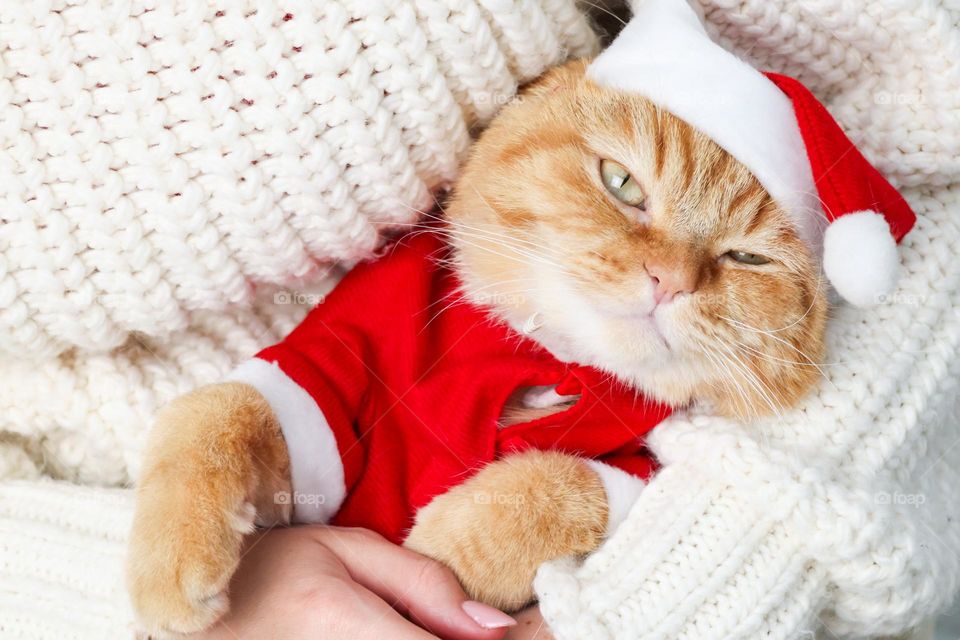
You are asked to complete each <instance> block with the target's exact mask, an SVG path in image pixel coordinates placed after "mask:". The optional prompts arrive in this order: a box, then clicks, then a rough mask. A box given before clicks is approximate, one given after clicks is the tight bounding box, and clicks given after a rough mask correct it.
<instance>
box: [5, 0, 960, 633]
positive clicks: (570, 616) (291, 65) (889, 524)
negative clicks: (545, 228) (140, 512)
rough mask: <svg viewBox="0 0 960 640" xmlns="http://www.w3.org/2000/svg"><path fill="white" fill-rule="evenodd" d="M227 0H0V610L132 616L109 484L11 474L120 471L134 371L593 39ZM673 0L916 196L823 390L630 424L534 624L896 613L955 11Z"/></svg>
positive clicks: (143, 371) (38, 627)
mask: <svg viewBox="0 0 960 640" xmlns="http://www.w3.org/2000/svg"><path fill="white" fill-rule="evenodd" d="M160 4H163V3H160ZM181 4H182V3H181ZM247 4H249V5H250V6H251V7H252V6H253V5H254V3H252V2H250V3H245V2H242V3H237V4H236V5H231V7H230V10H229V11H225V12H224V15H223V16H217V15H215V13H216V12H214V13H213V14H208V13H207V12H206V9H205V8H203V6H204V5H203V3H195V4H194V5H191V6H190V7H189V8H181V7H180V5H176V8H173V7H174V6H175V5H173V4H169V6H168V5H163V6H162V7H160V6H158V7H157V8H155V9H153V10H152V11H149V12H145V13H143V14H140V13H138V14H136V15H129V16H127V15H122V14H121V15H118V14H116V13H109V12H107V10H106V9H104V8H102V7H100V6H99V5H97V3H81V4H65V5H63V6H60V4H57V3H54V5H52V6H51V7H48V6H46V5H37V7H39V8H38V9H37V10H36V11H33V10H25V9H27V8H31V9H32V8H33V5H32V4H31V3H30V2H28V1H27V0H21V1H15V2H5V3H0V175H2V177H3V180H0V202H3V206H2V207H0V222H2V223H3V224H0V249H2V251H0V353H3V354H5V356H4V357H0V431H2V432H3V435H0V474H3V477H9V478H12V477H18V478H25V480H23V481H20V482H14V481H12V480H5V481H3V482H2V483H0V551H2V553H0V559H2V560H0V635H3V636H4V637H7V636H8V635H9V636H10V637H25V638H58V639H59V638H73V637H76V638H98V639H99V638H112V637H128V636H129V629H130V626H129V625H130V617H129V611H128V610H127V608H126V600H125V597H124V595H123V591H122V583H121V566H122V554H123V550H124V545H125V542H124V537H125V534H124V533H123V532H124V530H125V527H126V519H128V518H129V513H130V505H129V500H130V499H131V498H130V497H129V491H123V490H111V489H95V488H89V489H87V488H78V487H74V486H71V485H68V484H65V483H63V484H61V483H50V482H48V481H43V480H38V479H37V477H38V476H39V475H40V474H41V473H45V474H52V475H55V476H57V477H60V478H67V479H71V480H75V481H80V482H86V483H91V484H96V485H114V486H124V485H126V484H127V483H129V482H130V481H131V480H132V479H133V478H134V477H135V476H136V473H137V470H138V465H139V462H138V461H139V453H140V448H141V446H142V442H143V436H144V434H145V432H146V430H147V427H148V426H149V424H150V422H151V420H152V416H153V414H154V413H155V411H156V409H157V408H158V407H159V406H160V405H161V404H163V403H164V402H166V401H167V400H169V399H171V398H173V397H175V396H176V395H178V394H180V393H183V392H185V391H187V390H189V389H191V388H193V387H195V386H196V385H198V384H203V383H206V382H212V381H215V380H218V379H221V378H222V377H223V376H224V375H226V373H227V372H228V371H229V370H230V369H231V368H232V366H233V365H234V364H236V363H237V362H238V361H239V360H241V359H243V358H245V357H248V356H249V355H252V354H253V353H254V352H256V351H257V350H258V349H259V348H261V347H263V346H264V345H267V344H271V343H273V342H275V341H277V340H278V339H280V338H281V337H282V336H283V335H285V334H286V333H287V332H288V331H289V330H290V329H291V328H292V327H293V326H295V325H296V323H297V322H298V320H299V319H300V317H302V314H303V311H304V309H305V307H306V306H309V305H310V304H311V302H313V301H315V300H316V298H314V297H313V296H315V295H321V294H322V293H323V291H325V288H326V287H329V286H330V284H331V282H332V279H333V278H332V276H327V275H325V274H326V268H325V267H324V266H323V265H324V264H326V263H327V262H328V261H330V260H338V259H343V260H347V261H351V260H355V259H357V258H359V257H362V256H364V255H367V254H368V253H369V252H370V251H371V249H372V247H373V246H374V245H375V244H376V242H377V240H378V238H379V233H380V231H382V230H383V229H385V228H390V226H391V225H392V224H394V223H396V224H397V225H398V226H399V225H402V224H405V223H409V222H410V221H412V220H413V219H414V217H415V214H416V211H414V209H423V208H425V207H427V206H429V205H430V204H431V203H432V199H431V197H430V195H429V193H430V190H432V189H437V188H440V187H442V186H443V185H444V184H445V183H447V182H449V181H450V180H452V179H453V178H454V177H455V168H456V162H457V161H458V160H459V159H460V158H461V157H462V154H463V152H464V149H465V148H466V145H467V142H468V135H467V132H468V131H469V130H470V128H471V126H472V125H473V124H474V123H478V122H484V121H486V120H487V119H488V118H489V117H490V116H491V115H492V114H493V113H495V111H496V109H497V108H498V107H499V106H500V104H502V103H503V102H504V101H505V100H508V99H509V98H510V96H512V95H513V91H514V89H515V87H516V85H517V84H518V83H519V82H522V81H523V80H525V79H529V78H530V77H533V76H535V75H536V74H537V73H539V72H540V71H541V70H542V69H543V68H544V67H545V66H546V65H548V64H551V63H554V62H557V61H559V60H560V59H562V58H563V56H564V54H573V55H576V54H578V53H583V52H586V51H589V50H591V48H592V46H593V45H594V38H593V36H592V35H591V34H590V33H589V31H588V30H587V26H586V23H585V22H584V20H583V17H582V16H581V15H580V14H579V12H578V11H577V10H576V7H575V6H574V3H573V2H572V0H541V1H536V0H470V1H467V0H428V1H423V0H418V1H417V2H415V3H414V2H413V1H412V0H406V1H404V0H390V2H381V3H372V2H371V3H362V2H357V3H349V5H348V3H341V2H320V3H307V5H304V3H294V2H277V3H273V4H272V5H271V7H275V9H274V8H270V9H262V7H261V9H262V11H264V12H265V13H261V12H260V11H258V12H256V13H250V12H249V11H248V9H249V8H250V7H248V6H247ZM700 5H701V6H700V9H701V11H702V13H703V14H704V15H705V17H706V20H707V24H708V28H709V30H710V31H711V32H712V34H713V35H714V36H715V37H717V38H718V40H719V41H720V42H722V43H724V44H725V45H726V46H728V47H729V48H731V49H733V50H735V51H737V52H739V53H740V55H743V56H745V57H746V58H748V59H749V60H750V61H751V62H752V63H753V64H755V65H757V66H759V67H762V68H768V69H773V70H776V71H780V72H783V73H787V74H790V75H794V76H796V77H798V78H799V79H800V80H802V81H803V82H804V83H805V84H807V85H808V86H810V87H811V88H812V89H813V90H814V91H815V92H816V93H817V95H818V97H820V98H821V99H822V100H824V102H825V104H826V105H827V106H828V108H829V109H830V110H831V112H832V113H833V114H834V115H835V116H836V118H837V120H838V121H839V122H840V123H841V124H842V125H843V126H844V128H845V129H846V131H847V133H848V134H849V135H850V136H851V138H852V139H853V140H854V141H855V142H856V143H857V145H858V146H859V147H860V148H861V149H863V151H864V153H865V155H866V156H867V157H868V158H869V159H870V160H871V161H872V162H873V163H874V164H875V165H876V166H877V167H878V168H880V169H881V171H883V172H884V173H885V175H887V176H888V177H889V178H890V179H891V180H892V181H893V182H894V183H895V184H896V185H897V186H900V187H905V189H904V194H905V196H906V197H907V198H908V200H909V201H910V204H911V205H912V206H914V207H915V209H916V210H917V212H918V214H919V215H920V218H921V219H920V220H919V222H918V225H917V228H916V229H915V230H914V231H913V232H912V233H911V234H910V236H909V237H908V239H907V240H906V241H905V244H904V246H903V247H902V249H901V256H902V258H903V262H904V278H903V281H902V282H901V288H900V289H899V291H898V292H897V293H895V294H894V295H893V296H892V297H891V299H890V300H889V301H888V304H885V305H881V306H880V307H877V308H876V309H873V310H869V311H856V310H853V309H849V308H842V307H841V308H838V309H836V310H835V311H834V312H833V314H832V318H831V325H830V346H831V351H830V355H829V356H828V358H827V361H826V362H825V363H823V365H822V368H823V369H824V372H825V374H826V377H825V380H824V382H823V383H822V384H821V385H820V387H819V389H818V391H817V393H815V394H814V395H813V396H812V397H811V398H810V399H808V400H807V401H806V402H805V403H804V404H803V405H802V406H801V407H800V408H799V409H798V410H796V411H793V412H790V413H789V414H787V415H786V416H784V418H783V419H782V420H780V419H776V420H769V421H767V422H765V423H763V424H760V425H753V426H749V427H748V426H745V425H737V424H733V423H730V422H727V421H723V420H717V419H712V418H704V417H699V418H690V419H687V420H684V419H683V417H677V418H675V419H673V420H672V421H671V422H670V423H669V424H665V425H663V426H662V427H661V428H660V429H658V430H656V431H654V442H653V446H654V447H655V448H656V451H657V453H658V455H660V456H661V458H662V459H663V462H664V464H665V466H664V470H663V472H662V473H661V474H660V475H659V476H658V477H657V478H655V479H654V480H653V482H652V483H651V485H650V486H649V488H648V490H647V491H645V493H644V494H643V496H642V497H641V500H640V501H639V503H638V504H637V505H636V507H635V509H634V510H633V511H632V513H631V514H630V517H629V518H628V520H627V521H626V522H625V523H624V524H623V525H622V526H621V527H620V528H619V529H618V530H617V532H616V533H615V534H614V535H613V536H612V537H611V538H610V540H609V541H608V542H607V543H606V544H605V545H604V547H603V548H602V549H601V550H600V551H599V552H598V553H596V554H595V555H593V556H591V558H590V559H589V560H588V561H587V562H586V563H585V564H583V565H582V566H579V565H577V564H575V563H572V562H570V561H564V562H559V563H556V564H552V565H548V566H546V567H544V568H543V569H542V571H541V574H540V576H539V577H538V581H537V588H538V591H539V593H540V598H541V607H542V609H543V611H544V615H545V616H546V618H547V620H548V621H549V622H550V624H551V626H552V628H553V629H554V632H555V633H556V635H557V637H558V638H560V639H561V640H565V639H567V638H578V639H591V638H600V639H602V638H695V639H698V640H711V639H713V638H768V639H769V640H778V639H782V638H803V637H807V638H809V637H810V635H809V633H807V632H809V631H811V630H815V631H816V632H818V633H821V634H822V635H824V636H825V637H848V636H849V637H865V636H870V635H876V634H879V633H897V632H899V631H901V630H903V629H906V628H908V627H911V626H914V625H915V624H917V623H918V622H919V620H921V619H923V618H924V617H926V616H930V615H933V614H935V613H936V612H937V611H938V610H940V609H941V608H942V606H943V604H944V603H945V602H947V601H948V600H949V599H950V597H951V596H952V595H953V593H954V592H955V591H956V587H957V576H958V574H960V568H958V566H957V558H958V550H960V541H958V532H957V529H956V528H957V526H958V525H957V523H958V522H960V514H957V513H956V506H955V505H956V501H955V500H952V492H953V491H954V487H956V486H957V485H958V480H960V478H958V477H957V473H956V469H958V468H960V460H958V458H957V456H958V455H960V445H958V444H957V441H958V440H960V434H958V433H957V424H958V423H960V420H958V416H960V411H958V407H957V400H956V398H957V397H958V391H960V390H958V389H956V387H955V384H956V383H955V381H956V380H958V379H960V372H958V370H957V366H958V365H957V363H958V362H960V357H958V355H960V316H958V315H957V313H956V311H955V310H956V309H957V308H960V299H958V297H957V291H958V287H960V262H958V261H957V260H956V257H955V247H956V246H958V244H960V231H958V226H957V212H958V211H960V185H958V184H956V183H957V182H958V175H960V93H958V92H957V91H956V86H958V84H960V71H958V62H957V61H958V60H960V35H958V34H960V27H958V21H957V17H958V15H960V13H958V12H957V10H956V9H952V10H951V9H949V8H946V7H944V6H941V4H940V3H935V2H931V1H928V0H906V1H905V2H898V3H880V2H876V3H865V4H858V3H849V2H846V1H845V0H811V1H807V2H803V3H797V2H792V1H790V0H705V1H703V2H701V3H700ZM183 6H184V7H186V5H183ZM235 6H236V8H237V9H236V11H237V12H236V13H233V11H234V9H233V8H234V7H235ZM305 6H306V8H305ZM346 6H349V7H350V11H355V12H358V13H357V15H355V16H354V15H353V14H351V13H350V12H348V11H347V10H346V9H345V8H344V7H346ZM54 9H56V10H54ZM138 11H139V10H138ZM164 12H174V13H164ZM176 12H182V13H176ZM150 14H153V15H150ZM287 14H291V17H290V18H289V19H287ZM354 17H357V18H360V19H359V20H353V18H354ZM298 48H299V51H297V50H296V49H298ZM130 52H134V54H130ZM91 54H94V55H93V56H91ZM92 57H97V58H98V59H99V60H100V63H99V64H93V61H92ZM51 61H56V64H54V62H51ZM61 63H62V64H61ZM237 72H239V73H237ZM274 73H275V74H276V75H273V74H274ZM341 74H342V75H341ZM307 76H310V77H309V78H308V77H307ZM101 85H102V86H101ZM250 101H252V103H253V104H248V102H250ZM421 117H422V118H423V120H422V121H421V120H420V118H421ZM168 126H169V128H168ZM320 131H323V132H324V134H323V135H321V134H320V133H319V132H320ZM37 220H42V222H43V224H36V221H37ZM703 451H709V452H711V455H709V456H708V455H704V454H703V453H702V452H703ZM714 451H717V452H722V454H721V455H714V453H713V452H714ZM705 458H713V459H715V462H714V463H712V464H710V465H707V464H704V459H705ZM721 470H722V472H721ZM88 548H89V549H90V550H91V551H90V552H89V553H87V552H86V551H83V552H82V553H81V552H78V551H77V550H78V549H81V550H86V549H88ZM44 555H46V556H48V557H49V558H52V561H50V562H48V561H46V560H44V559H43V557H42V556H44ZM53 601H56V605H55V606H54V604H53ZM831 634H832V635H831Z"/></svg>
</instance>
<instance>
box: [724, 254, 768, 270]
mask: <svg viewBox="0 0 960 640" xmlns="http://www.w3.org/2000/svg"><path fill="white" fill-rule="evenodd" d="M727 255H728V256H729V257H730V258H731V259H732V260H734V261H736V262H739V263H740V264H749V265H751V266H754V267H758V266H760V265H762V264H767V263H768V262H770V258H768V257H766V256H761V255H760V254H758V253H747V252H746V251H729V252H727Z"/></svg>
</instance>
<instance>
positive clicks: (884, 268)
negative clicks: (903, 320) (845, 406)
mask: <svg viewBox="0 0 960 640" xmlns="http://www.w3.org/2000/svg"><path fill="white" fill-rule="evenodd" d="M633 9H634V15H633V18H632V19H631V20H630V22H629V23H628V24H627V25H626V27H624V29H623V31H622V32H621V33H620V35H619V36H618V37H617V38H616V40H615V41H614V42H613V43H612V44H611V45H610V46H609V47H608V48H607V49H606V50H605V51H604V52H603V53H601V54H600V56H598V57H597V59H596V60H594V61H593V63H592V64H591V65H590V67H589V69H588V71H587V74H588V76H589V77H590V78H591V79H592V80H593V81H595V82H597V83H598V84H601V85H604V86H608V87H611V88H616V89H620V90H623V91H628V92H631V93H636V94H639V95H642V96H644V97H645V98H647V99H649V100H651V101H652V102H654V103H656V104H657V105H659V106H661V107H663V108H664V109H666V110H668V111H670V112H671V113H673V114H674V115H676V116H677V117H679V118H681V119H683V120H684V121H686V122H687V123H689V124H690V125H692V126H694V127H696V128H697V129H699V130H700V131H702V132H703V133H705V134H706V135H708V136H710V138H712V139H713V140H714V141H715V142H716V143H717V144H719V145H720V146H721V147H723V148H724V149H725V150H726V151H727V152H729V153H730V154H731V155H732V156H733V157H735V158H736V159H737V160H739V161H740V162H742V163H743V164H744V165H746V166H747V168H749V169H750V170H751V171H752V172H753V174H754V175H755V176H756V177H757V179H758V180H759V181H760V183H761V184H763V186H764V187H765V188H766V189H767V191H768V192H769V193H770V195H771V196H772V197H773V198H774V199H775V200H777V201H778V202H779V203H780V204H781V205H782V206H783V207H784V208H785V210H786V211H787V212H788V213H789V215H790V217H791V219H792V220H793V223H794V225H795V226H796V230H797V232H798V233H799V235H800V237H801V238H802V239H803V240H804V242H806V243H807V245H808V246H809V247H810V248H811V250H812V251H813V254H814V255H815V256H818V257H822V260H823V270H824V272H825V274H826V276H827V279H828V280H829V281H830V283H831V284H832V285H833V287H834V288H835V289H836V291H837V292H838V293H839V294H840V295H841V296H842V297H843V298H845V299H846V300H847V301H849V302H851V303H852V304H855V305H858V306H867V305H871V304H874V303H876V302H878V301H879V300H881V299H882V298H883V296H884V295H886V294H889V293H890V292H891V291H892V290H893V288H894V286H895V285H896V280H897V272H898V270H899V256H898V255H897V247H896V243H897V242H899V241H900V239H901V238H903V236H904V235H906V233H907V232H908V231H909V230H910V228H911V227H912V226H913V224H914V222H915V220H916V216H915V215H914V213H913V211H911V209H910V206H909V205H908V204H907V203H906V201H905V200H904V199H903V197H902V196H901V195H900V194H899V193H898V192H897V190H896V189H894V188H893V187H892V186H891V185H890V183H888V182H887V181H886V180H885V179H884V178H883V176H882V175H880V173H879V172H878V171H877V170H876V169H875V168H874V167H873V166H872V165H871V164H870V163H869V162H868V161H867V160H866V158H864V157H863V155H862V154H861V153H860V152H859V151H858V150H857V148H856V147H855V146H854V144H853V143H852V142H851V141H850V140H849V139H848V138H847V136H846V135H844V133H843V131H842V130H841V129H840V127H839V126H838V125H837V123H836V121H835V120H834V119H833V117H831V115H830V113H829V112H828V111H827V110H826V108H825V107H824V106H823V105H822V104H820V102H819V101H818V100H817V99H816V98H815V97H814V96H813V94H812V93H810V91H809V90H808V89H807V88H806V87H804V86H803V85H802V84H800V83H799V82H798V81H796V80H794V79H792V78H789V77H787V76H783V75H779V74H775V73H761V72H760V71H757V70H756V69H754V68H753V67H751V66H750V65H749V64H747V63H746V62H744V61H742V60H740V59H739V58H737V57H736V56H734V55H733V54H731V53H730V52H728V51H726V50H725V49H723V48H722V47H720V46H719V45H717V44H715V43H714V42H712V41H711V40H710V37H709V36H708V35H707V32H706V30H705V29H704V27H703V24H702V23H701V22H700V19H699V18H698V17H697V14H696V13H695V12H694V10H693V9H692V8H691V6H690V5H689V4H688V3H687V1H686V0H634V2H633Z"/></svg>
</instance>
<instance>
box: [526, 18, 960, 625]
mask: <svg viewBox="0 0 960 640" xmlns="http://www.w3.org/2000/svg"><path fill="white" fill-rule="evenodd" d="M775 4H776V5H777V9H776V10H775V11H774V10H772V5H771V4H770V3H769V2H767V3H760V2H751V1H749V0H743V1H733V2H726V1H724V2H720V1H711V2H705V3H703V7H702V9H703V12H704V14H705V16H706V18H707V20H708V26H709V29H710V30H711V31H712V32H713V34H714V35H715V36H717V37H718V38H719V40H720V41H721V42H724V43H725V44H726V46H728V47H730V48H732V49H733V50H735V51H737V52H738V53H740V54H741V55H744V56H745V57H747V58H748V59H751V60H752V61H755V62H757V63H758V64H761V65H762V66H765V67H775V68H778V69H779V70H782V71H784V72H786V73H791V74H794V75H797V76H798V77H799V78H800V79H801V80H803V81H804V82H807V83H809V85H810V86H812V87H813V88H814V89H815V90H817V91H819V92H820V94H821V96H823V97H827V98H828V101H827V104H828V106H829V107H830V109H831V111H832V112H833V113H834V114H835V115H836V116H837V118H838V120H840V121H841V122H842V124H843V125H844V126H846V127H847V128H848V131H849V132H850V133H851V135H852V137H854V138H855V139H856V140H857V142H858V144H859V145H860V146H861V147H862V148H865V149H866V150H867V153H868V155H870V156H871V159H872V160H873V161H875V162H876V163H877V164H878V166H879V167H881V168H882V169H883V170H884V171H885V173H887V175H888V176H890V177H891V178H892V179H893V180H894V181H896V182H897V183H898V184H900V185H903V186H910V185H914V186H916V185H925V186H923V187H918V188H908V189H905V191H904V193H905V195H906V197H907V198H908V200H909V201H910V203H911V204H912V205H914V206H915V207H916V209H917V211H918V214H919V215H920V220H919V223H918V226H917V228H916V229H915V230H914V232H913V234H912V235H911V236H909V237H908V238H907V240H906V241H905V243H904V245H903V247H902V248H901V256H902V261H903V266H904V280H903V282H901V284H900V288H899V289H898V291H897V292H895V293H894V294H892V295H891V296H890V299H889V300H887V301H886V304H884V305H882V306H880V307H878V308H876V309H873V310H870V311H857V310H854V309H851V308H846V307H839V308H837V309H835V310H834V311H833V313H832V317H831V321H830V326H829V336H828V337H829V354H828V356H827V359H826V362H825V363H823V364H822V365H821V369H822V370H823V373H824V380H823V381H822V383H821V384H820V387H819V390H818V392H817V393H816V394H815V395H813V396H812V397H810V398H808V399H807V400H806V401H804V402H803V403H802V405H801V407H800V408H799V409H798V410H796V411H792V412H789V413H787V414H786V415H784V416H782V417H777V418H772V419H769V420H766V421H763V422H761V423H759V424H756V425H750V426H746V425H737V424H733V423H730V422H728V421H725V420H720V419H717V418H710V417H705V416H696V417H690V416H687V417H686V418H685V417H683V416H675V417H674V418H672V419H671V420H670V421H668V423H667V424H664V425H662V426H661V427H660V428H658V429H657V430H655V431H654V432H653V434H652V436H651V446H652V447H653V449H654V451H655V453H656V454H657V455H658V456H659V457H660V459H661V461H662V462H663V463H664V465H665V466H664V469H663V471H662V472H661V473H660V474H659V475H658V476H657V477H655V478H654V479H653V480H652V481H651V483H650V485H649V487H648V488H647V489H646V491H645V492H644V493H643V494H642V495H641V497H640V499H639V501H638V503H637V504H636V505H635V506H634V509H633V511H632V512H631V514H630V515H629V516H628V518H627V520H626V521H625V522H624V524H623V525H622V526H621V527H620V528H619V529H618V530H617V531H616V532H615V533H614V534H613V535H612V536H611V538H610V539H609V540H608V541H607V542H606V543H605V544H604V546H603V547H602V548H601V550H600V551H599V552H598V553H596V554H594V555H592V556H591V557H589V558H588V559H587V560H586V561H585V562H584V563H583V564H582V565H578V564H576V563H573V562H571V561H569V560H565V561H562V562H557V563H552V564H548V565H546V566H544V567H543V568H541V571H540V573H539V575H538V578H537V583H536V586H537V591H538V593H539V596H540V606H541V609H542V610H543V613H544V616H545V617H546V619H547V621H548V622H549V623H550V626H551V628H552V629H553V630H554V632H555V634H556V636H557V638H559V639H560V640H572V639H574V638H691V639H694V638H696V639H703V638H709V639H713V638H725V639H731V640H733V639H740V638H743V639H749V638H768V639H770V640H779V639H787V638H811V637H814V634H816V636H817V637H827V638H834V637H877V636H888V635H891V634H897V633H902V632H904V631H905V630H907V629H910V628H913V627H916V626H918V625H920V624H921V622H922V620H923V619H924V617H926V616H929V615H931V614H934V613H936V612H937V611H941V610H943V608H945V606H946V605H948V604H949V602H950V601H951V600H952V598H953V596H954V594H955V593H956V591H957V588H958V578H960V560H958V558H960V504H958V503H957V501H956V499H955V497H954V495H953V494H954V491H955V489H954V487H956V486H957V483H958V481H960V472H958V469H960V445H958V443H960V429H958V420H957V417H958V415H960V402H958V392H960V388H958V387H960V364H958V355H960V315H958V313H957V309H958V308H960V265H958V264H957V261H956V259H955V257H954V255H953V250H952V249H951V247H955V246H958V244H960V226H958V223H957V213H958V212H960V184H957V182H958V181H957V178H958V176H960V174H958V171H957V169H958V165H957V156H956V153H955V151H953V150H955V149H958V148H960V100H958V96H957V95H956V94H955V93H953V94H952V95H951V94H950V90H948V89H947V86H948V84H949V83H954V82H956V80H957V78H958V77H960V70H958V64H957V60H958V58H957V57H956V56H955V55H952V54H947V52H956V51H957V50H958V26H957V23H956V21H955V20H954V19H952V18H953V17H952V16H951V15H949V14H948V13H947V12H946V10H945V9H943V8H941V7H939V6H938V5H935V4H934V3H926V2H912V3H907V4H905V5H898V6H896V7H894V6H892V5H882V4H880V3H874V4H869V5H866V6H865V7H864V11H858V12H857V13H856V15H854V14H853V13H850V12H849V11H847V9H850V6H849V5H845V4H844V3H842V2H833V1H829V0H821V1H818V2H815V3H790V4H787V3H775ZM951 55H952V57H951ZM945 56H946V57H945Z"/></svg>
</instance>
